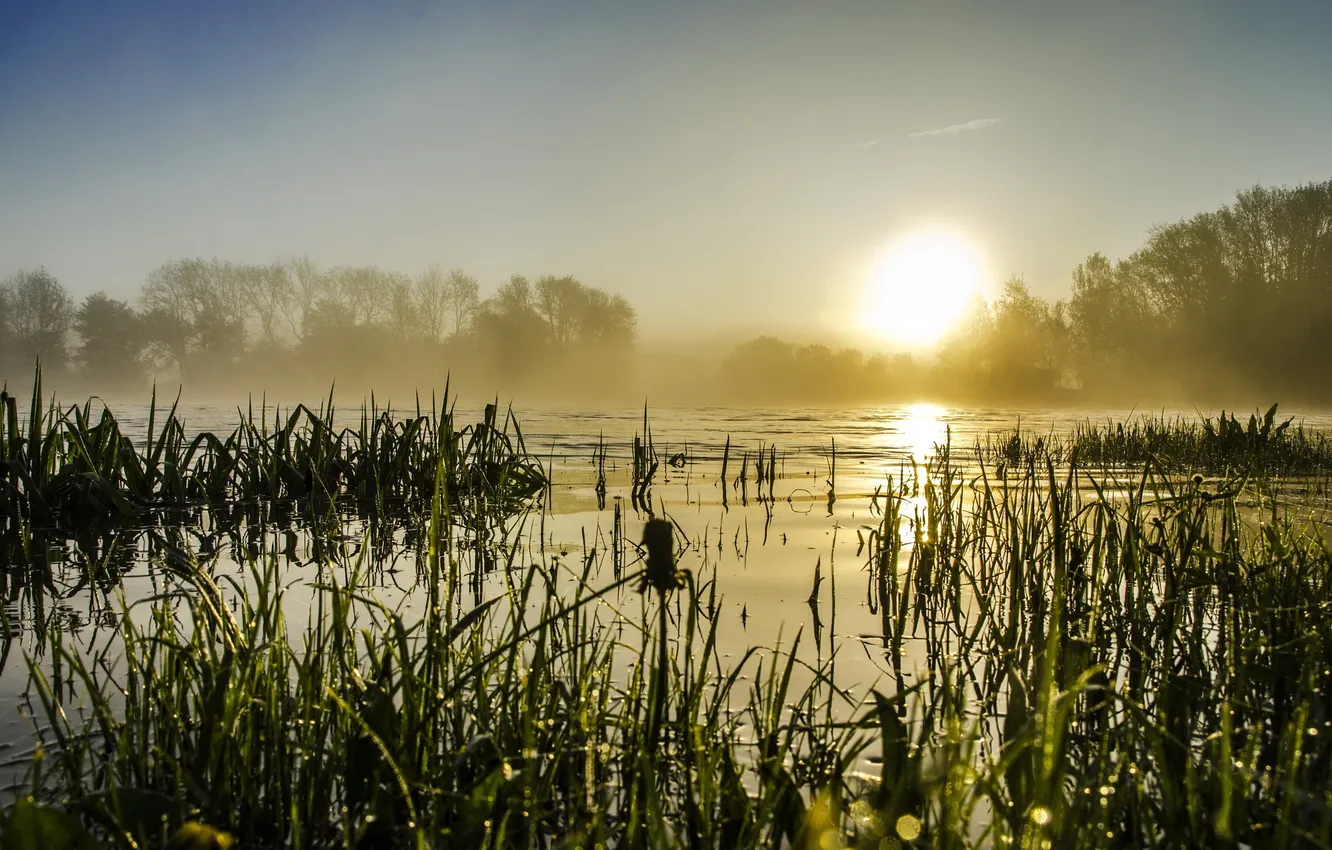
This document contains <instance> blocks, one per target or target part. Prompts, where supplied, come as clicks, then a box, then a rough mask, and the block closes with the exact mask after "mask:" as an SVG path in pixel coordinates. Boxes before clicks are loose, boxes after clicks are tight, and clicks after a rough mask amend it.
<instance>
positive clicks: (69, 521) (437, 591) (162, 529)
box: [3, 395, 1332, 848]
mask: <svg viewBox="0 0 1332 850" xmlns="http://www.w3.org/2000/svg"><path fill="white" fill-rule="evenodd" d="M30 405H31V406H30V407H29V408H28V410H27V411H24V412H22V413H20V412H19V410H20V408H19V407H18V405H17V402H16V400H14V399H12V398H7V399H6V401H5V405H4V409H5V411H6V413H5V416H6V420H5V428H4V429H3V431H4V434H5V442H4V444H3V448H4V453H3V457H4V462H5V464H6V465H5V475H6V477H5V479H4V481H5V499H6V501H5V502H4V507H5V519H6V525H5V526H4V528H3V533H4V538H5V549H4V552H5V564H6V566H5V570H4V581H5V589H6V593H7V594H8V595H9V598H10V599H11V600H19V601H20V602H21V603H22V604H21V605H20V608H19V609H18V611H19V617H18V620H19V621H18V622H8V623H7V634H8V637H7V638H6V649H5V652H4V655H3V658H4V663H5V664H6V665H8V667H9V669H10V670H14V669H23V668H24V667H25V666H26V673H24V677H25V678H26V684H24V685H23V688H22V693H23V694H24V703H25V704H26V706H27V712H28V713H29V716H30V723H31V727H30V731H29V732H27V733H26V737H27V738H28V741H27V742H25V741H23V740H16V741H14V742H11V743H12V750H11V753H12V755H11V756H10V758H9V759H8V762H7V763H8V765H9V767H8V769H9V770H10V771H11V776H12V778H13V781H14V782H15V783H16V784H15V785H14V787H13V789H12V791H11V796H10V798H9V799H10V802H9V803H8V804H7V809H6V811H5V814H4V815H3V817H4V818H5V821H4V822H5V823H6V825H7V827H6V830H5V834H6V835H7V836H9V837H7V838H6V841H7V842H11V843H12V842H18V843H17V844H13V846H21V847H27V846H33V845H31V844H30V843H26V842H30V841H32V840H36V838H35V836H39V835H48V836H49V835H57V834H58V835H63V836H67V837H68V838H67V840H68V841H69V842H71V843H70V846H95V845H96V846H108V845H110V846H124V847H132V846H159V845H160V844H162V843H164V842H165V840H166V839H167V838H168V837H169V836H170V835H172V834H174V833H175V832H176V831H177V829H179V828H180V827H181V826H182V824H185V823H187V822H202V823H204V824H208V825H210V826H212V827H215V828H218V829H221V830H224V831H226V832H228V833H230V834H231V835H233V836H234V837H235V838H236V840H237V841H239V842H240V843H241V845H242V846H247V847H279V846H300V847H323V846H358V847H375V846H434V845H439V844H441V843H447V844H449V846H474V847H486V846H559V847H565V846H567V847H574V846H584V847H586V846H593V845H595V844H598V843H600V844H606V845H611V844H616V845H620V846H663V845H674V844H690V845H691V846H733V847H749V846H753V847H759V846H778V845H782V844H788V845H791V846H811V842H817V843H818V844H819V845H820V846H825V847H827V846H848V847H873V848H878V847H883V846H940V847H973V846H976V847H979V846H1008V845H1019V846H1024V847H1039V846H1086V847H1107V848H1108V847H1129V846H1134V847H1136V846H1171V847H1174V846H1198V847H1204V846H1206V847H1216V846H1236V847H1238V846H1309V847H1316V846H1323V845H1324V844H1326V843H1327V842H1328V841H1329V839H1332V832H1330V830H1332V818H1329V817H1328V794H1329V791H1332V786H1330V785H1329V766H1330V765H1332V761H1330V759H1332V749H1329V741H1330V740H1332V717H1329V716H1328V713H1327V709H1326V703H1325V698H1324V695H1325V693H1326V689H1327V688H1328V686H1329V684H1332V682H1329V672H1328V671H1329V669H1332V634H1328V633H1327V628H1326V626H1325V624H1326V623H1327V622H1332V619H1329V618H1328V617H1327V609H1328V608H1329V605H1332V597H1330V596H1329V585H1328V574H1329V567H1332V551H1329V549H1328V548H1327V546H1326V543H1325V541H1324V538H1323V536H1322V525H1321V522H1320V521H1319V520H1318V517H1319V516H1320V515H1321V514H1320V513H1319V511H1320V509H1321V507H1322V502H1323V500H1324V499H1325V496H1322V495H1317V494H1312V492H1311V494H1307V495H1306V497H1305V498H1304V500H1303V501H1300V502H1297V503H1295V504H1294V505H1292V503H1291V502H1290V501H1289V499H1288V498H1286V496H1285V495H1283V494H1284V493H1286V489H1285V488H1287V487H1288V485H1289V484H1290V483H1291V482H1292V481H1297V480H1299V479H1300V478H1302V477H1305V478H1307V477H1310V476H1318V475H1325V474H1326V472H1327V470H1328V466H1327V465H1328V460H1329V456H1328V453H1327V450H1326V446H1325V443H1324V442H1323V440H1322V438H1321V436H1319V435H1317V434H1315V433H1312V432H1307V431H1303V430H1301V429H1300V428H1298V427H1295V426H1290V425H1285V424H1283V421H1282V420H1279V419H1277V417H1276V411H1275V410H1272V411H1269V412H1268V413H1267V414H1266V415H1255V417H1254V419H1253V421H1252V424H1251V425H1248V424H1245V423H1243V422H1241V421H1240V420H1237V419H1233V418H1231V417H1225V418H1216V419H1212V420H1210V421H1207V422H1200V423H1193V422H1188V421H1184V420H1172V419H1160V418H1157V419H1140V420H1135V421H1130V422H1127V423H1110V424H1108V425H1085V426H1083V427H1081V428H1079V429H1074V430H1072V431H1069V432H1065V433H1063V434H1062V435H1061V434H1051V433H1041V434H1033V433H1031V432H1029V431H1016V432H1007V433H995V434H992V435H990V436H989V437H988V438H986V439H977V440H976V441H975V442H974V443H973V444H972V445H970V446H967V445H961V444H952V443H950V441H949V439H948V437H947V436H946V434H945V436H944V439H943V440H942V441H941V443H940V444H939V445H937V446H935V447H934V448H933V449H932V450H931V451H930V452H929V453H928V455H927V456H923V457H921V458H920V459H919V461H917V459H916V458H915V457H914V456H913V457H909V458H906V459H900V458H899V459H897V460H896V461H895V462H893V463H883V464H879V465H877V466H875V467H874V471H873V472H866V471H865V470H859V469H848V468H847V466H848V464H852V463H855V458H856V457H857V455H856V454H855V453H854V452H847V451H846V450H843V451H842V452H841V454H840V456H839V454H838V452H837V450H836V447H835V445H836V444H835V443H833V444H830V445H829V447H828V448H829V451H828V452H827V453H826V454H824V455H823V457H822V458H821V460H820V462H819V466H818V468H816V469H814V470H806V469H805V468H804V465H803V464H804V462H805V461H804V459H802V458H800V457H797V456H795V455H791V454H788V453H787V452H779V450H778V448H777V447H776V446H774V445H771V444H768V445H764V446H761V447H748V448H745V449H741V448H740V447H739V443H740V442H741V441H737V445H732V442H731V439H730V438H728V439H727V440H726V441H725V444H724V445H720V446H718V445H697V444H696V445H692V446H686V447H683V448H680V447H679V446H678V444H677V445H674V446H667V444H665V443H664V442H663V435H661V434H660V433H658V434H657V435H655V436H654V435H653V433H652V431H653V430H659V427H658V428H657V429H654V428H653V427H652V425H651V423H650V421H649V420H648V415H649V414H648V413H647V412H644V414H643V415H644V419H643V421H642V424H641V426H639V429H638V435H637V437H636V438H635V439H634V440H633V441H632V443H631V444H628V445H625V446H623V447H619V448H617V447H616V446H615V445H614V444H610V445H608V444H607V442H606V440H605V439H604V437H603V438H599V439H598V440H597V441H596V444H595V445H596V448H595V449H593V450H591V451H590V452H589V454H588V456H587V457H585V458H583V466H582V468H581V471H580V469H579V468H578V465H576V464H571V463H569V462H568V461H567V459H566V460H565V461H563V462H559V463H557V462H555V461H553V460H550V459H547V460H545V461H543V460H542V459H541V458H539V457H537V456H536V454H534V453H533V451H532V450H530V449H529V448H528V444H527V443H526V442H525V440H524V438H523V436H522V431H521V430H520V429H519V428H518V425H517V420H516V419H514V418H513V417H512V416H506V415H505V414H502V413H500V412H499V411H497V410H496V409H495V408H494V407H489V408H487V409H485V410H484V411H482V412H481V416H480V421H478V422H477V423H475V424H470V425H466V426H462V427H459V426H457V425H455V418H454V412H453V410H452V408H451V405H450V404H448V403H447V402H445V403H439V404H431V405H430V406H429V407H428V408H426V409H425V411H424V412H414V413H411V414H407V415H398V414H390V413H388V412H387V411H377V410H376V409H375V408H374V407H372V406H367V408H366V409H365V411H363V412H360V413H359V414H356V415H353V416H352V417H351V420H352V422H351V424H350V425H348V426H346V427H340V426H338V425H336V424H335V417H334V414H333V412H332V410H330V409H325V410H323V411H310V410H304V409H298V410H295V411H292V412H285V413H283V414H282V415H280V416H279V415H275V414H271V413H270V414H265V415H263V416H259V415H257V414H253V413H243V414H242V416H241V419H240V422H239V424H238V426H237V427H236V428H235V429H234V430H233V431H232V432H231V433H230V435H225V434H224V435H215V434H212V433H210V432H204V433H200V434H198V435H196V436H193V437H190V438H188V439H187V438H186V436H185V433H186V428H185V426H184V425H183V424H182V423H181V422H180V421H179V419H178V418H177V416H176V415H174V414H173V413H172V412H170V411H163V413H162V414H161V416H160V418H158V416H157V415H156V414H154V415H152V416H151V417H150V421H152V422H153V424H152V425H151V426H150V428H149V430H148V434H147V439H130V438H129V437H127V436H126V435H125V434H124V433H122V430H121V429H120V427H119V426H118V424H117V420H116V419H115V417H114V416H113V415H112V414H111V413H110V412H109V411H103V412H100V413H98V414H96V415H94V412H93V410H92V408H91V407H89V406H79V407H72V408H69V409H67V410H62V409H61V408H59V407H53V406H47V405H45V404H44V403H43V402H42V401H41V396H40V395H37V396H35V397H34V399H33V401H32V402H30ZM839 463H840V464H841V465H842V469H841V471H840V474H838V464H839ZM1204 473H1205V476H1204ZM560 475H566V476H568V477H569V478H570V479H572V480H576V482H577V483H576V485H575V488H574V489H575V490H576V491H577V492H583V493H588V494H590V495H594V496H595V498H596V503H595V507H589V508H588V509H587V510H585V511H583V512H582V513H578V514H573V515H569V516H564V515H562V514H561V513H560V511H559V510H557V509H556V508H555V506H554V503H553V502H552V499H553V498H558V497H556V496H555V493H556V479H558V478H559V476H560ZM672 475H674V476H675V478H674V479H672V477H671V476H672ZM682 488H683V493H682V492H681V490H682ZM1320 492H1321V491H1320ZM607 496H609V497H610V498H607ZM728 496H729V498H728ZM626 502H631V503H632V504H631V505H630V504H626ZM825 502H826V511H827V516H826V517H825V518H824V519H822V520H820V519H819V516H820V515H821V514H822V513H823V512H824V504H825ZM815 505H817V506H818V507H817V509H815V508H814V507H813V506H815ZM802 506H809V507H802ZM783 511H785V512H783ZM732 512H735V516H734V521H736V522H740V523H741V524H740V525H738V526H734V527H733V528H732V529H731V530H729V531H724V530H723V529H724V527H725V523H726V522H728V518H727V517H728V514H731V513H732ZM751 516H752V517H753V519H754V520H755V521H757V522H761V523H762V524H763V540H764V541H765V543H764V544H760V543H759V541H758V540H757V539H755V540H754V541H753V543H752V545H753V546H754V547H756V553H755V554H752V555H749V554H746V557H745V559H744V562H743V563H744V566H743V569H744V570H746V571H747V570H751V569H753V570H763V569H765V568H764V567H763V566H762V565H763V563H764V555H765V554H768V555H772V556H773V557H778V550H780V551H782V552H786V551H787V549H786V547H785V545H784V544H785V538H786V534H787V532H788V531H789V533H790V534H792V535H795V536H797V537H798V536H799V535H800V534H802V533H807V531H808V529H810V528H822V529H823V532H829V531H830V532H831V534H832V539H833V543H832V545H831V547H830V548H828V549H827V550H826V551H822V552H821V553H818V552H816V553H810V554H811V557H813V556H814V555H817V557H816V558H814V561H815V562H814V563H812V564H810V563H805V562H803V561H802V563H805V566H804V568H803V577H801V576H797V577H796V581H797V582H798V583H799V584H801V585H803V588H804V589H802V590H800V591H799V593H800V595H801V596H802V597H803V595H804V594H805V593H806V592H807V593H808V600H807V601H803V602H802V603H801V605H800V606H799V607H801V608H803V609H804V610H805V615H804V616H803V617H799V618H797V619H796V621H795V622H791V623H788V624H787V626H789V628H788V629H787V630H786V632H785V633H784V634H785V635H786V636H785V637H784V638H783V637H780V636H779V635H780V634H781V633H780V632H778V631H777V630H773V631H771V632H767V631H760V630H758V629H757V628H755V629H750V628H749V626H748V620H749V619H750V618H751V617H754V618H756V619H755V620H754V623H755V625H756V626H757V625H758V624H759V623H760V622H766V621H763V620H761V619H759V618H762V616H763V612H761V611H760V610H759V608H760V607H761V606H760V604H759V603H758V602H757V601H756V600H753V599H744V598H741V599H736V598H733V591H732V590H731V588H732V587H733V586H734V587H735V588H736V590H735V593H740V592H742V589H743V587H744V586H745V585H744V578H745V577H744V575H743V574H737V573H736V572H735V571H734V569H733V568H732V569H728V568H727V567H726V562H725V559H724V557H723V553H724V551H726V550H734V551H735V552H736V553H737V554H738V553H740V552H741V549H742V547H743V549H744V550H745V552H746V553H748V549H749V547H750V545H751V543H750V519H749V518H750V517H751ZM741 517H743V519H741ZM784 517H785V518H784ZM570 519H572V520H574V521H575V524H576V525H577V529H578V530H577V531H575V530H574V525H571V524H568V523H567V522H566V520H570ZM603 519H604V520H606V525H603ZM562 523H564V524H563V525H562ZM606 526H609V527H606ZM846 526H850V527H846ZM640 528H643V529H645V530H644V531H643V544H642V545H641V546H640V545H639V544H638V542H637V541H638V538H639V532H638V529H640ZM839 530H840V533H841V534H842V535H843V536H842V544H841V546H840V548H839V545H838V543H837V534H838V532H839ZM742 534H743V538H742V536H741V535H742ZM755 534H757V530H755ZM778 535H780V536H781V543H778V538H777V536H778ZM853 537H854V539H852V538H853ZM821 545H822V544H821ZM769 547H777V549H770V548H769ZM801 548H804V547H801ZM810 548H813V547H810ZM848 558H850V559H851V563H850V564H849V565H848V563H847V561H848ZM138 562H144V563H145V564H146V568H147V578H146V581H147V584H146V585H145V584H144V581H145V580H144V579H139V580H136V581H131V580H130V578H129V577H128V573H127V570H129V569H132V568H133V564H135V563H138ZM774 563H775V562H774ZM71 576H79V578H77V579H75V580H74V581H72V582H70V581H69V580H70V578H71ZM771 579H772V580H774V581H776V580H777V576H776V575H773V576H772V577H771ZM66 582H69V583H66ZM737 583H738V584H737ZM72 598H79V599H85V600H86V604H87V606H88V610H89V613H90V614H92V613H94V612H95V616H92V617H91V618H90V619H87V620H85V621H83V622H82V623H80V622H79V621H78V620H77V619H74V620H71V618H70V617H69V616H67V615H66V616H61V615H60V614H59V612H60V610H61V606H62V605H67V604H68V600H70V599H72ZM62 600H63V601H62ZM737 608H739V609H740V617H739V618H738V619H740V620H741V623H742V626H743V628H742V629H740V630H737V628H736V625H737V624H736V622H735V621H736V620H737V617H736V609H737ZM751 609H753V613H752V614H751V613H750V612H751ZM5 610H6V611H12V610H14V609H13V608H12V607H9V608H6V609H5ZM783 610H784V611H789V610H791V609H790V608H785V609H783ZM38 611H40V612H41V613H40V614H36V615H34V612H38ZM66 613H67V612H66ZM8 616H11V615H9V614H7V617H8ZM15 646H22V647H23V651H22V653H15V652H13V651H12V649H13V647H15ZM20 654H21V656H22V657H20ZM25 836H26V837H25ZM80 842H82V844H81V843H80Z"/></svg>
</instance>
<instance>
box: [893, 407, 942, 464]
mask: <svg viewBox="0 0 1332 850" xmlns="http://www.w3.org/2000/svg"><path fill="white" fill-rule="evenodd" d="M905 414H906V415H905V416H904V417H903V418H902V419H901V420H900V421H899V422H898V423H897V430H898V434H899V439H900V440H901V446H902V450H903V451H905V452H908V453H909V454H910V455H911V457H912V459H914V460H915V461H916V463H921V464H923V463H925V462H926V461H928V460H929V459H930V458H931V457H933V456H934V447H935V445H936V444H937V445H942V444H943V443H944V442H945V441H946V440H947V438H948V420H947V416H948V409H947V408H944V407H940V406H939V405H937V404H928V403H924V402H922V403H920V404H913V405H910V406H909V407H907V408H906V411H905Z"/></svg>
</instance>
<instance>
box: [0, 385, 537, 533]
mask: <svg viewBox="0 0 1332 850" xmlns="http://www.w3.org/2000/svg"><path fill="white" fill-rule="evenodd" d="M268 415H269V413H268V412H265V411H261V412H260V413H259V415H257V416H256V415H255V413H254V411H250V412H249V413H248V414H242V416H241V420H240V423H239V424H238V425H237V426H236V428H235V430H234V431H232V432H231V433H230V434H221V435H219V434H215V433H212V432H202V433H199V434H196V435H193V436H189V435H188V432H187V431H186V427H185V424H184V423H183V422H182V421H181V420H180V419H179V418H178V416H177V415H176V406H175V405H174V404H173V405H172V406H171V407H170V408H169V409H167V410H166V411H165V412H163V411H161V410H159V409H158V406H157V400H156V396H155V395H154V397H153V399H152V403H151V405H150V407H149V414H148V433H147V435H146V438H145V439H144V440H142V441H139V442H136V441H135V440H134V439H132V438H131V437H130V436H128V435H127V434H125V433H124V432H123V430H122V429H121V426H120V424H119V423H118V422H117V421H116V418H115V416H114V415H113V414H112V413H111V411H110V410H109V409H106V408H105V407H103V408H102V409H101V411H100V412H95V411H94V410H93V407H92V403H91V402H88V403H86V404H84V405H82V406H72V407H70V408H69V409H67V410H65V409H61V408H59V407H57V406H56V405H55V403H54V402H52V403H50V404H47V403H46V402H45V401H44V400H43V397H42V390H41V375H40V373H39V374H38V375H37V377H36V380H35V382H34V389H33V394H32V401H31V403H30V405H29V408H28V411H27V414H26V417H25V418H23V417H20V414H19V410H18V405H17V402H16V400H15V399H14V398H13V397H12V396H8V395H5V396H4V398H3V399H0V508H3V510H0V545H4V544H7V545H8V548H9V549H10V551H11V552H15V551H22V550H26V549H28V548H30V546H29V545H28V543H27V541H28V540H30V538H31V537H32V536H33V535H34V534H39V535H44V534H51V535H55V536H63V537H73V536H76V535H78V534H80V533H84V532H86V531H87V530H88V529H90V528H92V529H98V528H106V527H108V526H113V525H117V524H119V525H128V526H132V525H144V524H149V522H150V520H151V519H152V518H153V517H155V516H159V515H161V514H163V513H167V512H172V513H176V514H180V513H184V512H188V511H196V510H199V509H201V508H203V509H208V510H209V512H210V513H211V514H215V515H221V516H226V515H227V514H229V513H231V512H232V511H233V510H234V508H235V507H236V506H239V505H247V506H253V505H256V504H259V503H264V504H275V503H300V504H313V505H315V506H317V507H318V509H319V511H321V512H330V511H331V512H334V513H339V514H347V513H350V514H354V515H358V516H362V517H369V518H378V517H385V516H399V517H402V516H413V515H414V516H416V517H418V518H421V517H424V516H425V515H428V513H429V506H430V504H431V499H432V497H433V496H434V494H435V492H436V485H437V483H442V485H443V488H442V489H443V492H444V493H445V494H446V495H447V498H448V500H449V505H448V508H449V511H450V514H451V516H454V517H457V518H458V519H460V520H461V521H464V522H466V521H474V520H475V521H480V518H482V517H488V516H492V515H495V514H504V515H513V514H516V513H519V512H522V511H525V510H527V509H528V507H529V506H530V505H531V504H532V503H533V502H534V501H535V500H537V499H539V498H540V496H541V495H542V494H543V493H544V491H545V489H546V486H547V483H548V478H547V474H546V471H545V469H544V467H543V466H542V464H541V461H540V459H539V458H537V457H535V456H534V455H532V454H530V453H529V452H528V451H527V450H526V448H525V446H524V445H523V439H522V432H521V430H520V429H519V427H518V425H517V422H516V420H515V419H514V418H513V417H512V415H511V414H506V415H505V417H504V420H503V421H502V422H501V421H500V419H499V411H498V409H497V407H496V406H495V405H489V406H487V408H486V412H485V416H484V418H483V419H482V421H481V422H478V423H476V424H474V425H468V426H465V427H462V428H458V427H455V424H454V418H453V409H452V406H451V401H450V399H449V396H448V392H447V389H446V391H445V396H444V400H443V401H442V402H441V403H440V404H439V405H438V407H436V406H434V405H432V406H431V409H430V410H429V411H427V412H425V413H422V412H421V411H420V410H419V409H418V410H417V412H416V414H415V415H414V416H409V417H406V418H403V417H399V416H397V415H396V414H394V412H393V411H392V410H388V409H379V408H377V407H375V406H374V405H373V403H372V404H371V405H370V406H369V407H366V408H363V409H362V410H361V415H360V419H359V426H358V427H339V426H337V425H335V424H334V408H333V403H332V398H331V397H330V399H329V401H328V404H327V405H326V406H324V407H323V408H321V409H320V410H319V411H312V410H310V409H308V408H306V407H304V406H297V407H296V408H295V409H294V410H292V411H291V412H290V413H288V414H285V415H279V414H278V413H277V412H275V411H274V412H272V417H273V418H272V420H271V421H270V420H269V419H268ZM441 479H442V480H441Z"/></svg>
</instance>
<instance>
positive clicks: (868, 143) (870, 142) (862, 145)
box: [843, 139, 883, 151]
mask: <svg viewBox="0 0 1332 850" xmlns="http://www.w3.org/2000/svg"><path fill="white" fill-rule="evenodd" d="M882 141H883V139H867V140H865V141H863V142H855V143H853V144H849V145H846V146H844V147H843V150H848V151H862V150H865V149H866V148H872V147H875V146H877V145H878V144H880V143H881V142H882Z"/></svg>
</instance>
